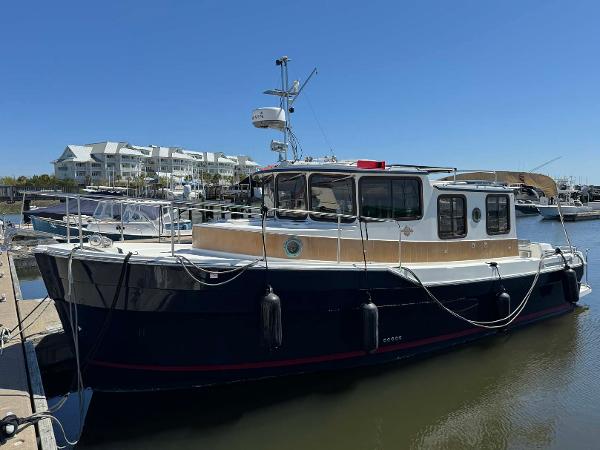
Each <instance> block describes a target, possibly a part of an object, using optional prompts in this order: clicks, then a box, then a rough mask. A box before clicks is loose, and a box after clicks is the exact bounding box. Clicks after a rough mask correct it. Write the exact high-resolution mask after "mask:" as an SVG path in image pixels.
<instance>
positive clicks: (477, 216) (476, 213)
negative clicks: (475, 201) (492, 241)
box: [473, 208, 481, 223]
mask: <svg viewBox="0 0 600 450" xmlns="http://www.w3.org/2000/svg"><path fill="white" fill-rule="evenodd" d="M480 220H481V210H480V209H479V208H473V222H475V223H477V222H479V221H480Z"/></svg>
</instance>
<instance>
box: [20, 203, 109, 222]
mask: <svg viewBox="0 0 600 450" xmlns="http://www.w3.org/2000/svg"><path fill="white" fill-rule="evenodd" d="M80 206H81V214H83V215H86V216H91V215H93V214H94V211H95V210H96V208H97V206H98V200H89V199H81V200H80ZM69 214H70V215H72V216H76V215H77V200H75V199H71V200H70V201H69ZM23 215H24V216H25V217H26V218H27V217H30V216H36V217H44V218H47V219H56V220H61V219H62V218H63V217H64V216H66V215H67V205H66V202H64V201H62V202H60V203H58V204H57V205H52V206H47V207H45V208H37V209H32V210H31V211H23Z"/></svg>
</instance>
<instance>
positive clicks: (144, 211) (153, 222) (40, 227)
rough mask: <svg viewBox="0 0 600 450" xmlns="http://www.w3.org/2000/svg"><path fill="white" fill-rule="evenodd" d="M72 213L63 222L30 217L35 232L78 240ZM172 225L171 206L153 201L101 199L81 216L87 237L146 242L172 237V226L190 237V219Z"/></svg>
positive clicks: (75, 217)
mask: <svg viewBox="0 0 600 450" xmlns="http://www.w3.org/2000/svg"><path fill="white" fill-rule="evenodd" d="M72 203H75V202H72ZM69 210H70V214H69V216H68V217H67V216H66V215H65V216H64V217H62V218H61V219H56V218H51V217H43V216H40V215H31V221H32V224H33V229H34V230H36V231H43V232H46V233H51V234H54V235H59V236H64V237H66V236H67V230H68V232H69V234H70V236H71V237H72V238H74V239H75V238H76V237H77V236H78V234H79V215H77V214H73V212H72V209H71V207H69ZM121 214H122V216H121ZM171 222H172V220H171V216H170V214H169V203H167V202H159V201H154V200H145V201H139V200H138V201H136V202H135V203H134V202H128V201H120V200H102V201H99V202H97V206H96V209H95V210H94V212H93V214H92V215H91V216H90V215H85V214H82V215H81V228H82V233H83V234H84V235H86V236H89V235H93V234H101V235H103V236H106V237H108V238H110V239H112V240H120V239H121V238H122V239H124V240H128V239H145V238H153V237H159V236H170V235H171V228H172V227H173V230H174V231H177V234H178V235H180V236H181V235H183V236H191V234H192V222H191V220H189V219H180V220H175V222H174V223H173V224H172V223H171Z"/></svg>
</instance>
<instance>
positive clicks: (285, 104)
mask: <svg viewBox="0 0 600 450" xmlns="http://www.w3.org/2000/svg"><path fill="white" fill-rule="evenodd" d="M290 61H291V60H290V58H288V57H287V56H282V57H281V58H278V59H277V60H275V65H277V66H279V67H280V71H281V89H268V90H266V91H264V93H265V94H267V95H274V96H276V97H280V104H279V105H280V106H279V107H278V108H277V107H275V108H274V107H267V108H258V109H255V110H254V111H253V113H252V123H253V124H254V126H255V127H257V128H271V129H276V130H278V131H281V132H282V133H283V142H280V141H275V140H273V141H271V150H273V151H274V152H276V153H279V161H287V160H288V148H289V147H291V149H292V158H293V159H292V161H297V160H298V140H297V138H296V137H295V135H294V132H293V131H292V121H291V116H290V115H291V114H292V113H293V112H294V107H293V106H292V105H293V104H294V102H295V101H296V99H297V98H298V96H299V95H300V93H301V92H302V90H303V89H304V87H305V86H306V85H307V83H308V82H309V81H310V79H311V78H312V77H313V75H315V74H316V73H317V68H316V67H315V68H314V69H313V70H312V72H311V73H310V74H309V75H308V77H307V78H306V81H304V83H303V84H302V86H300V82H299V81H298V80H294V81H292V84H291V85H290V84H289V79H288V62H290Z"/></svg>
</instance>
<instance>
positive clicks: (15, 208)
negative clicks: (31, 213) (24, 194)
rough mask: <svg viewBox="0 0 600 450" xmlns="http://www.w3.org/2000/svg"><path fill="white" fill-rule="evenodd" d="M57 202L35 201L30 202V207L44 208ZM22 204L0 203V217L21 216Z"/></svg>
mask: <svg viewBox="0 0 600 450" xmlns="http://www.w3.org/2000/svg"><path fill="white" fill-rule="evenodd" d="M56 203H58V201H57V200H35V201H32V202H31V206H37V207H38V208H44V207H46V206H50V205H55V204H56ZM22 206H23V205H22V202H20V201H15V202H13V203H8V202H0V215H2V214H21V208H22Z"/></svg>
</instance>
